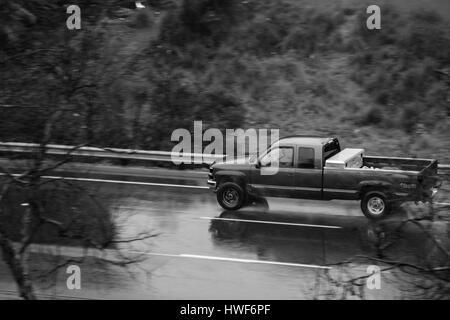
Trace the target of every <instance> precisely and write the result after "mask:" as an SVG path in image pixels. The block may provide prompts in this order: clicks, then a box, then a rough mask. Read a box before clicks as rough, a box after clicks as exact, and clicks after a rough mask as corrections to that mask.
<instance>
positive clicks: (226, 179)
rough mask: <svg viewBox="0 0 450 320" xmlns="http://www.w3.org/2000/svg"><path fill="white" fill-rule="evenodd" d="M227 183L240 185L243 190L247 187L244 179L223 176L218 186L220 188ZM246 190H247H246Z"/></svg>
mask: <svg viewBox="0 0 450 320" xmlns="http://www.w3.org/2000/svg"><path fill="white" fill-rule="evenodd" d="M225 182H234V183H236V184H238V185H239V186H241V187H242V188H244V187H245V181H244V179H243V178H242V177H236V176H223V177H221V178H220V179H219V181H218V184H217V185H218V186H220V185H221V184H222V183H225ZM244 190H245V189H244Z"/></svg>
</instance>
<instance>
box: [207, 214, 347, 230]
mask: <svg viewBox="0 0 450 320" xmlns="http://www.w3.org/2000/svg"><path fill="white" fill-rule="evenodd" d="M200 219H207V220H222V221H237V222H250V223H265V224H279V225H286V226H298V227H313V228H327V229H342V227H339V226H327V225H321V224H304V223H291V222H277V221H264V220H247V219H231V218H214V217H200Z"/></svg>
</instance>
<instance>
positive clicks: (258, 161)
mask: <svg viewBox="0 0 450 320" xmlns="http://www.w3.org/2000/svg"><path fill="white" fill-rule="evenodd" d="M255 168H256V169H259V168H261V161H260V160H259V159H258V160H256V163H255Z"/></svg>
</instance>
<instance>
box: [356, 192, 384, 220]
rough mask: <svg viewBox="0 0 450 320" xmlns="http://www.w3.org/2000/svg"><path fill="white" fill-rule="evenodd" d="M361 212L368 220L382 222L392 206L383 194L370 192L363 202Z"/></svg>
mask: <svg viewBox="0 0 450 320" xmlns="http://www.w3.org/2000/svg"><path fill="white" fill-rule="evenodd" d="M361 210H362V212H363V213H364V215H365V216H366V217H367V218H369V219H372V220H380V219H383V218H384V217H386V215H387V214H388V213H389V211H390V205H389V202H388V200H387V197H386V195H385V194H384V193H383V192H381V191H370V192H367V193H366V194H364V196H363V198H362V200H361Z"/></svg>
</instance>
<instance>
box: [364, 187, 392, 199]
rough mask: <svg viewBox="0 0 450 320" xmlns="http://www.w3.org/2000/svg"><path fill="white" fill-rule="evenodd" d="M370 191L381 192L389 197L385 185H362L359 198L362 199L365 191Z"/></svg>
mask: <svg viewBox="0 0 450 320" xmlns="http://www.w3.org/2000/svg"><path fill="white" fill-rule="evenodd" d="M371 191H377V192H382V193H384V194H385V195H386V197H389V190H388V188H387V187H385V186H364V187H362V188H361V190H360V191H359V196H360V198H361V199H362V198H363V197H364V195H365V194H366V193H368V192H371Z"/></svg>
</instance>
